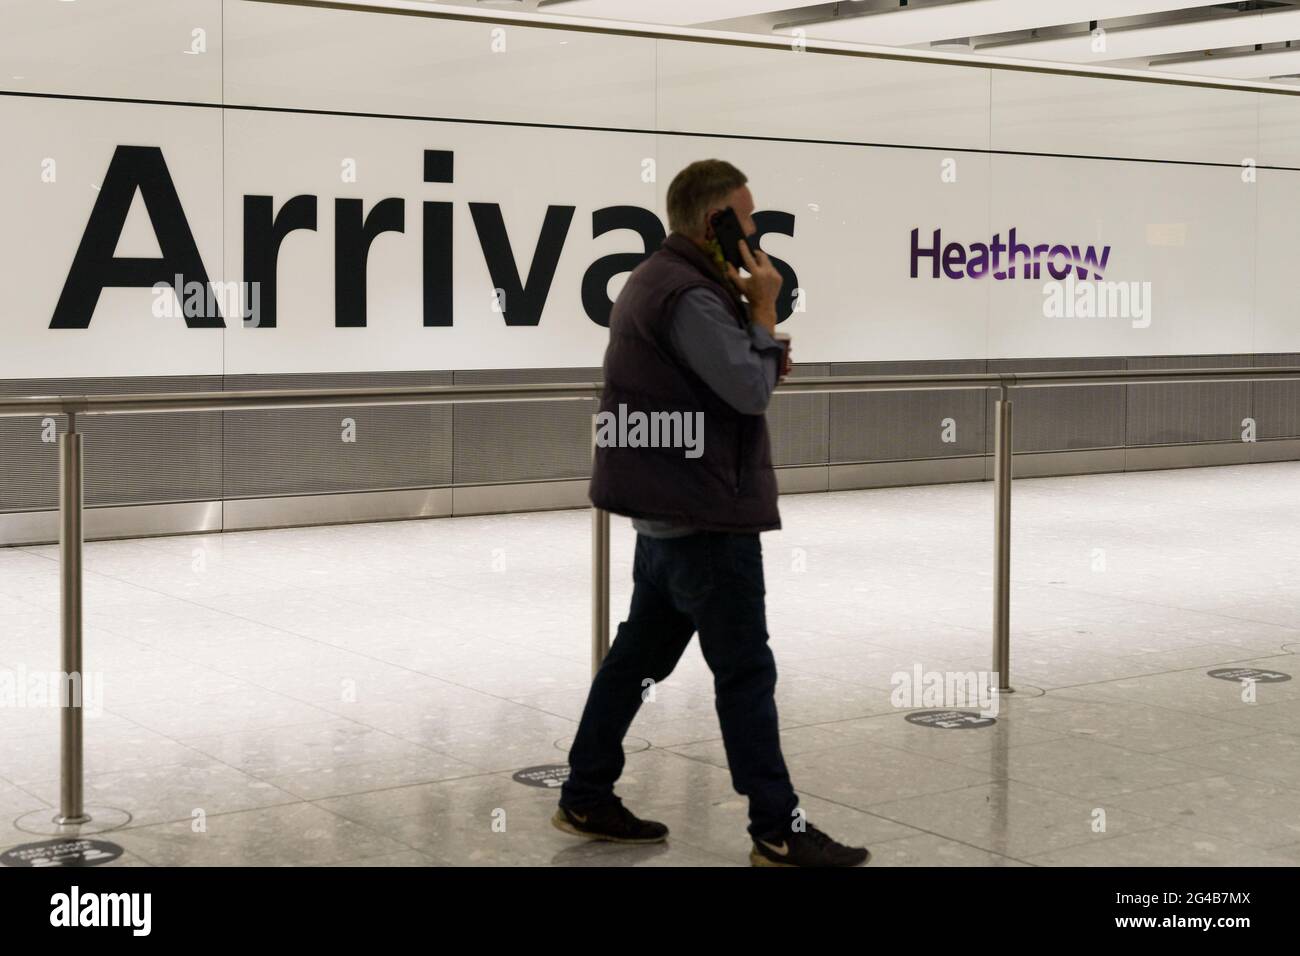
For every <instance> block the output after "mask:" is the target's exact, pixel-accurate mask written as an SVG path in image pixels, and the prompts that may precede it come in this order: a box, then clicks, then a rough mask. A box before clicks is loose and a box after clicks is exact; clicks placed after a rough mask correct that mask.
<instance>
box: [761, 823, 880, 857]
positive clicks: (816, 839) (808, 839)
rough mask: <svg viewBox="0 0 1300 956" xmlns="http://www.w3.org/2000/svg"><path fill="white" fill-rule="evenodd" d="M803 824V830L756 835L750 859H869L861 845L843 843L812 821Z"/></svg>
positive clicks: (867, 853)
mask: <svg viewBox="0 0 1300 956" xmlns="http://www.w3.org/2000/svg"><path fill="white" fill-rule="evenodd" d="M804 826H805V828H806V829H805V830H804V832H802V833H796V832H783V833H780V834H777V835H775V836H772V837H769V838H766V839H756V840H755V841H754V849H752V850H750V851H749V862H750V863H751V864H752V865H754V866H861V865H862V864H863V863H866V862H867V860H869V859H871V854H870V853H869V852H868V851H867V850H866V849H865V848H864V847H855V846H844V844H842V843H836V842H835V841H834V840H832V839H831V838H830V837H829V836H827V835H826V834H825V833H822V831H821V830H818V829H817V828H816V827H815V826H813V825H812V824H811V823H807V824H805V825H804Z"/></svg>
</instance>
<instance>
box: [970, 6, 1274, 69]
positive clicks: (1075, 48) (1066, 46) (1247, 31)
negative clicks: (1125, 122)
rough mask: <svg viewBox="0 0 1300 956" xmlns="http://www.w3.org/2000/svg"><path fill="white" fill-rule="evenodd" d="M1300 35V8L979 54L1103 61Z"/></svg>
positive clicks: (980, 49) (997, 46)
mask: <svg viewBox="0 0 1300 956" xmlns="http://www.w3.org/2000/svg"><path fill="white" fill-rule="evenodd" d="M1296 38H1300V9H1290V10H1272V11H1269V12H1266V13H1248V14H1239V15H1237V16H1221V17H1212V18H1210V19H1206V20H1197V21H1193V22H1184V23H1167V24H1160V25H1156V26H1141V27H1129V28H1126V29H1110V30H1107V31H1105V37H1104V40H1105V45H1104V47H1102V48H1101V49H1097V48H1095V46H1094V43H1093V37H1092V35H1091V34H1090V33H1088V32H1087V31H1086V30H1084V31H1083V32H1080V33H1079V34H1078V35H1076V36H1070V37H1056V38H1052V39H1045V40H1026V41H1023V42H1019V43H992V44H983V45H979V46H977V49H976V51H975V52H977V53H988V54H995V55H998V56H1014V57H1023V58H1025V59H1030V60H1056V61H1064V62H1070V63H1100V62H1105V61H1107V60H1131V59H1139V58H1144V57H1157V56H1167V55H1169V54H1172V53H1188V52H1193V51H1201V50H1213V49H1216V48H1223V47H1236V46H1249V45H1251V44H1255V43H1276V42H1280V41H1284V40H1293V39H1296Z"/></svg>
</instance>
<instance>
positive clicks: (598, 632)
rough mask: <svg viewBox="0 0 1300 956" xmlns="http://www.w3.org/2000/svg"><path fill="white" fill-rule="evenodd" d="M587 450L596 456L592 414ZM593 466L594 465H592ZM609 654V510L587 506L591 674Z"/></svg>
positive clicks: (593, 674) (592, 674) (594, 418)
mask: <svg viewBox="0 0 1300 956" xmlns="http://www.w3.org/2000/svg"><path fill="white" fill-rule="evenodd" d="M591 453H592V460H593V462H594V460H595V457H596V416H595V415H593V416H592V417H591ZM593 467H594V465H593ZM608 653H609V512H608V511H603V510H601V509H600V508H597V507H596V506H595V505H592V508H591V676H592V677H593V678H594V677H595V676H596V671H598V670H600V665H601V664H602V663H603V662H604V660H605V655H606V654H608Z"/></svg>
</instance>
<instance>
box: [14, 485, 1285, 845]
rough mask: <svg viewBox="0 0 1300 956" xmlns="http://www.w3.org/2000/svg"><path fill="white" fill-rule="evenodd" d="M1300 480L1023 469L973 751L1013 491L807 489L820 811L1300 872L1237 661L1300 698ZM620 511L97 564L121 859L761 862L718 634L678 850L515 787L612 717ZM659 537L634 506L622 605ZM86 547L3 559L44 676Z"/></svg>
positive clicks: (792, 747)
mask: <svg viewBox="0 0 1300 956" xmlns="http://www.w3.org/2000/svg"><path fill="white" fill-rule="evenodd" d="M1298 484H1300V464H1291V463H1285V464H1271V465H1250V466H1244V467H1229V468H1215V469H1196V470H1188V471H1175V472H1162V473H1149V474H1129V475H1104V476H1092V477H1074V478H1055V479H1038V480H1025V481H1018V482H1017V483H1016V489H1015V509H1014V517H1015V533H1014V558H1013V580H1014V582H1015V587H1014V591H1013V596H1012V607H1013V614H1012V628H1013V668H1012V674H1013V679H1012V682H1013V684H1014V685H1016V686H1017V688H1019V693H1017V694H1015V695H1013V696H1011V697H1009V698H1004V699H1003V700H1001V701H1000V702H999V704H1000V712H999V714H998V719H997V722H996V724H994V725H992V726H988V727H982V728H972V729H960V730H958V729H951V730H949V729H943V728H939V727H928V726H920V725H917V724H914V723H910V722H908V721H907V720H905V719H904V715H905V713H906V711H905V710H902V709H900V708H898V707H896V706H895V704H894V702H893V701H891V691H893V690H894V687H895V680H894V677H895V675H896V674H899V673H900V672H901V673H905V674H908V675H914V674H915V673H916V668H917V667H919V668H920V669H921V672H922V673H923V674H934V673H938V674H940V675H948V674H964V673H967V672H976V673H978V672H981V671H985V670H987V668H989V666H990V643H991V642H990V636H989V621H990V616H991V606H992V602H991V591H990V581H991V576H990V566H991V564H990V558H991V547H992V542H991V531H992V490H991V487H990V486H989V485H988V484H967V485H953V486H942V487H926V488H900V489H891V490H879V491H864V492H850V493H839V494H830V495H809V496H800V497H792V498H787V499H785V500H784V501H783V502H782V509H783V514H784V519H785V530H784V531H781V532H779V533H774V534H769V535H766V536H765V537H764V543H765V555H766V573H767V588H768V602H769V620H770V631H771V635H772V642H773V646H774V649H775V651H776V655H777V661H778V665H779V667H780V672H781V680H780V685H779V689H778V703H779V707H780V712H781V717H782V723H783V726H784V728H785V730H784V744H785V751H786V756H787V759H788V763H789V765H790V768H791V771H792V774H793V776H794V781H795V785H796V787H797V788H798V789H799V792H800V795H801V798H802V803H803V807H804V809H805V810H806V811H807V813H808V818H809V819H810V820H812V821H813V822H814V823H817V824H818V825H819V826H821V827H822V828H824V829H826V830H828V831H829V832H831V833H832V834H833V835H835V836H837V837H838V838H840V839H842V840H845V841H849V842H859V843H865V844H866V845H868V846H870V847H871V848H872V850H873V853H874V860H873V863H872V865H880V866H889V865H916V864H919V865H1010V866H1016V865H1026V864H1029V865H1056V864H1070V865H1079V864H1083V865H1091V864H1102V865H1128V864H1158V865H1165V864H1234V865H1235V864H1242V865H1245V864H1250V865H1256V864H1283V865H1296V864H1298V863H1300V679H1297V680H1292V681H1281V682H1267V681H1266V680H1260V681H1258V682H1256V683H1250V682H1246V683H1242V682H1241V681H1238V680H1220V679H1214V678H1212V677H1210V676H1208V673H1207V672H1208V671H1210V670H1213V669H1215V668H1222V667H1228V666H1232V667H1250V668H1256V669H1258V670H1261V671H1266V672H1272V671H1277V672H1282V673H1287V674H1296V675H1297V676H1300V659H1297V658H1296V657H1294V656H1292V655H1291V653H1290V652H1291V651H1294V650H1295V649H1296V646H1297V642H1300V580H1298V579H1297V574H1296V570H1295V569H1296V567H1297V562H1300V534H1297V529H1300V497H1298V496H1297V495H1296V491H1295V489H1296V487H1297V485H1298ZM589 522H590V518H589V514H588V513H586V512H581V511H578V512H561V513H551V514H530V515H511V516H498V517H484V518H463V519H454V520H450V519H437V520H427V521H409V522H397V523H389V524H370V525H353V526H346V527H326V528H311V529H303V530H288V531H267V532H257V533H243V534H229V535H210V536H194V537H173V538H158V539H151V540H135V541H121V542H111V543H95V544H90V545H88V546H87V548H86V560H87V573H86V584H85V587H86V602H87V604H86V626H87V632H86V660H87V665H86V666H87V670H88V671H89V672H90V680H91V682H92V683H91V684H90V685H88V686H89V687H90V689H91V691H93V690H94V683H93V681H94V680H95V678H96V676H98V677H100V678H102V681H103V685H102V698H101V701H100V702H101V704H102V713H101V714H99V715H98V716H88V718H87V721H86V728H87V743H86V800H87V803H89V804H99V805H104V806H109V807H116V808H121V809H124V810H127V811H129V812H130V814H131V815H132V818H133V819H132V822H131V824H130V825H129V827H127V828H126V829H121V830H117V831H115V832H114V833H113V834H112V835H111V836H109V837H106V839H109V840H111V841H112V842H115V843H117V844H119V845H121V846H122V847H124V848H125V853H124V855H123V856H122V857H121V858H120V859H119V860H118V861H117V863H118V864H125V865H130V864H135V865H145V864H319V865H330V864H350V865H358V864H363V865H396V864H417V865H418V864H430V863H432V864H493V865H496V864H507V865H510V864H541V865H594V866H619V865H670V866H672V865H684V866H693V865H744V864H745V863H746V862H747V860H746V853H747V850H748V841H747V838H746V835H745V830H744V825H745V806H744V803H743V802H742V801H741V799H740V798H739V797H738V796H737V795H736V794H735V793H734V792H733V791H732V789H731V785H730V779H729V777H728V774H727V771H726V760H725V757H724V754H723V750H722V747H721V743H720V740H719V733H718V728H717V720H716V716H715V714H714V711H713V702H712V695H711V683H710V676H709V673H708V671H707V669H706V667H705V666H704V663H703V660H702V659H701V657H700V655H699V651H698V649H697V647H696V646H695V645H694V644H693V645H692V648H691V649H690V650H689V651H688V652H687V657H686V658H685V659H684V660H683V662H682V665H681V666H680V668H679V669H678V671H677V672H676V673H675V674H674V675H673V676H672V677H671V678H670V679H669V680H668V681H667V682H665V683H664V684H663V685H661V686H660V687H658V688H657V689H656V693H655V698H654V700H653V701H652V702H649V703H647V704H645V705H644V706H643V708H642V712H641V714H640V716H639V717H638V718H637V722H636V724H635V725H634V726H633V730H632V733H633V735H635V737H636V738H637V739H630V740H629V742H628V747H629V750H633V751H634V752H633V753H631V754H630V755H629V758H628V767H627V773H626V775H625V778H624V780H623V781H622V784H621V786H620V788H619V789H620V792H621V794H622V795H623V797H624V799H625V801H626V802H627V803H628V805H629V806H631V807H632V808H633V809H634V810H636V811H637V812H639V813H640V814H642V815H643V816H653V817H655V818H657V819H661V820H663V821H664V822H666V823H667V824H668V825H669V826H670V827H671V829H672V837H671V842H670V843H669V844H668V845H667V846H660V847H654V848H619V847H613V846H607V845H599V844H586V843H581V842H579V841H576V840H574V839H573V838H571V837H568V836H565V835H564V834H562V833H559V832H558V831H556V830H554V829H553V828H552V827H551V826H550V824H549V822H548V818H549V817H550V814H551V812H552V809H553V802H554V792H553V791H552V790H548V789H546V788H545V787H534V786H525V785H523V784H521V783H519V782H516V781H515V780H514V779H512V777H513V774H514V772H515V771H517V770H520V769H521V768H527V767H535V766H539V765H545V764H562V763H563V762H564V760H565V753H564V750H563V749H562V748H563V745H564V743H565V741H566V739H567V738H568V737H569V736H570V735H571V734H572V732H573V730H574V727H575V721H576V719H577V717H578V716H579V714H580V711H581V708H582V705H583V701H584V697H585V691H586V685H587V682H588V679H589V663H588V660H589V658H588V655H589V617H588V613H589V612H588V601H589V593H590V583H589V572H588V567H589V564H588V562H589V548H590V531H589V528H590V524H589ZM631 545H632V534H631V531H630V528H629V527H628V525H627V523H626V522H625V521H623V520H621V519H615V522H614V569H613V589H614V598H613V601H614V608H615V615H616V618H617V615H618V614H619V613H620V612H621V611H622V610H623V609H624V608H625V607H626V602H627V598H628V593H629V576H630V568H629V560H630V556H631ZM56 560H57V550H56V549H54V548H48V547H35V548H22V549H8V550H0V674H4V673H8V674H9V675H10V686H11V689H12V688H13V687H14V686H16V685H15V683H14V682H15V681H17V680H18V679H19V678H23V677H24V676H25V678H26V679H27V681H29V682H30V680H31V679H32V677H33V675H39V674H40V673H42V672H49V671H52V670H56V669H57V662H58V657H57V647H58V592H57V587H58V581H57V575H56ZM1288 645H1290V646H1289V648H1288V647H1287V646H1288ZM1043 691H1045V692H1046V693H1042V692H1043ZM1252 693H1253V695H1254V701H1253V702H1249V698H1250V697H1251V695H1252ZM1243 698H1246V699H1245V700H1244V699H1243ZM27 702H28V703H29V704H30V703H31V700H28V701H27ZM907 702H908V703H911V702H915V703H922V702H921V701H907ZM9 703H10V704H11V705H12V704H13V703H15V701H14V700H13V699H11V700H10V702H9ZM89 703H90V705H91V706H92V708H93V706H94V704H95V701H94V700H91V701H89ZM57 744H58V724H57V712H56V711H55V710H53V709H51V708H49V707H38V706H26V707H18V706H8V707H7V708H5V709H3V710H0V847H5V846H12V845H14V844H18V843H26V842H31V841H34V840H38V839H41V837H35V836H32V835H30V834H28V833H26V832H22V831H20V830H18V829H17V828H15V827H14V826H13V822H14V821H15V820H17V819H18V818H19V817H20V816H22V815H23V814H25V813H27V812H29V811H32V810H35V809H37V808H41V807H52V806H54V804H55V803H56V802H57V800H58V756H57Z"/></svg>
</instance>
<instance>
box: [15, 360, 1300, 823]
mask: <svg viewBox="0 0 1300 956" xmlns="http://www.w3.org/2000/svg"><path fill="white" fill-rule="evenodd" d="M1286 379H1300V367H1295V366H1283V367H1267V368H1249V367H1247V368H1199V369H1141V370H1129V369H1116V370H1104V371H1077V372H1076V371H1067V372H985V373H975V374H969V375H849V376H808V377H804V378H792V379H788V380H786V381H785V382H783V383H782V384H781V385H780V386H779V387H778V389H777V391H778V392H779V393H780V394H783V395H800V394H839V393H852V392H888V391H934V390H946V389H997V397H996V401H995V403H994V423H995V428H994V472H993V474H994V479H993V486H994V584H993V674H994V675H995V677H996V679H997V681H998V689H999V691H1001V692H1004V693H1010V692H1011V690H1012V687H1011V678H1010V667H1011V630H1010V614H1011V606H1010V593H1011V476H1012V472H1011V457H1012V426H1011V400H1010V390H1011V389H1013V388H1055V387H1070V386H1073V387H1083V386H1097V385H1159V384H1166V385H1168V384H1188V383H1197V382H1254V381H1272V380H1286ZM602 388H603V386H602V385H601V384H600V383H598V382H569V383H555V384H551V383H544V384H532V385H510V386H504V385H432V386H394V387H383V388H333V389H262V390H230V391H220V392H160V393H142V394H121V395H103V394H101V395H31V396H18V397H7V398H6V397H0V417H15V416H34V415H60V414H61V415H66V416H67V419H68V427H67V430H66V431H65V432H64V433H63V434H62V435H60V436H59V579H60V585H59V590H60V608H61V613H60V634H61V643H62V661H63V670H64V673H66V674H68V675H69V676H70V678H72V677H75V678H76V680H74V681H72V682H71V683H70V686H72V687H74V688H79V687H80V686H81V680H80V675H81V674H82V673H83V670H82V666H83V665H82V629H83V628H82V544H83V526H82V522H83V517H84V511H85V501H84V493H83V485H84V457H83V447H82V434H81V432H80V431H79V430H78V418H80V417H82V416H95V415H148V414H164V413H169V412H215V411H251V410H256V409H273V408H340V407H343V408H346V407H355V406H363V405H424V404H458V403H462V402H551V401H575V400H584V399H585V400H593V399H596V398H599V397H600V394H601V391H602ZM609 566H610V562H609V515H608V514H607V513H605V512H603V511H601V510H599V509H595V508H593V509H592V602H591V610H592V666H593V670H594V669H595V668H598V667H599V666H600V662H601V661H602V660H603V659H604V657H605V654H606V653H607V652H608V650H609V616H610V607H609ZM60 716H61V721H60V734H61V783H60V807H59V812H58V814H57V815H56V816H55V817H54V822H55V823H57V824H59V825H60V826H68V827H74V828H75V827H77V826H80V825H83V824H85V823H87V822H89V821H90V815H89V814H88V813H87V812H86V808H85V806H84V804H83V800H82V797H83V790H84V787H83V779H82V771H83V764H82V744H83V740H82V722H81V716H82V715H81V699H80V692H79V691H76V692H74V693H73V694H69V695H68V699H67V700H66V701H65V702H64V704H63V707H62V712H61V715H60Z"/></svg>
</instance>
